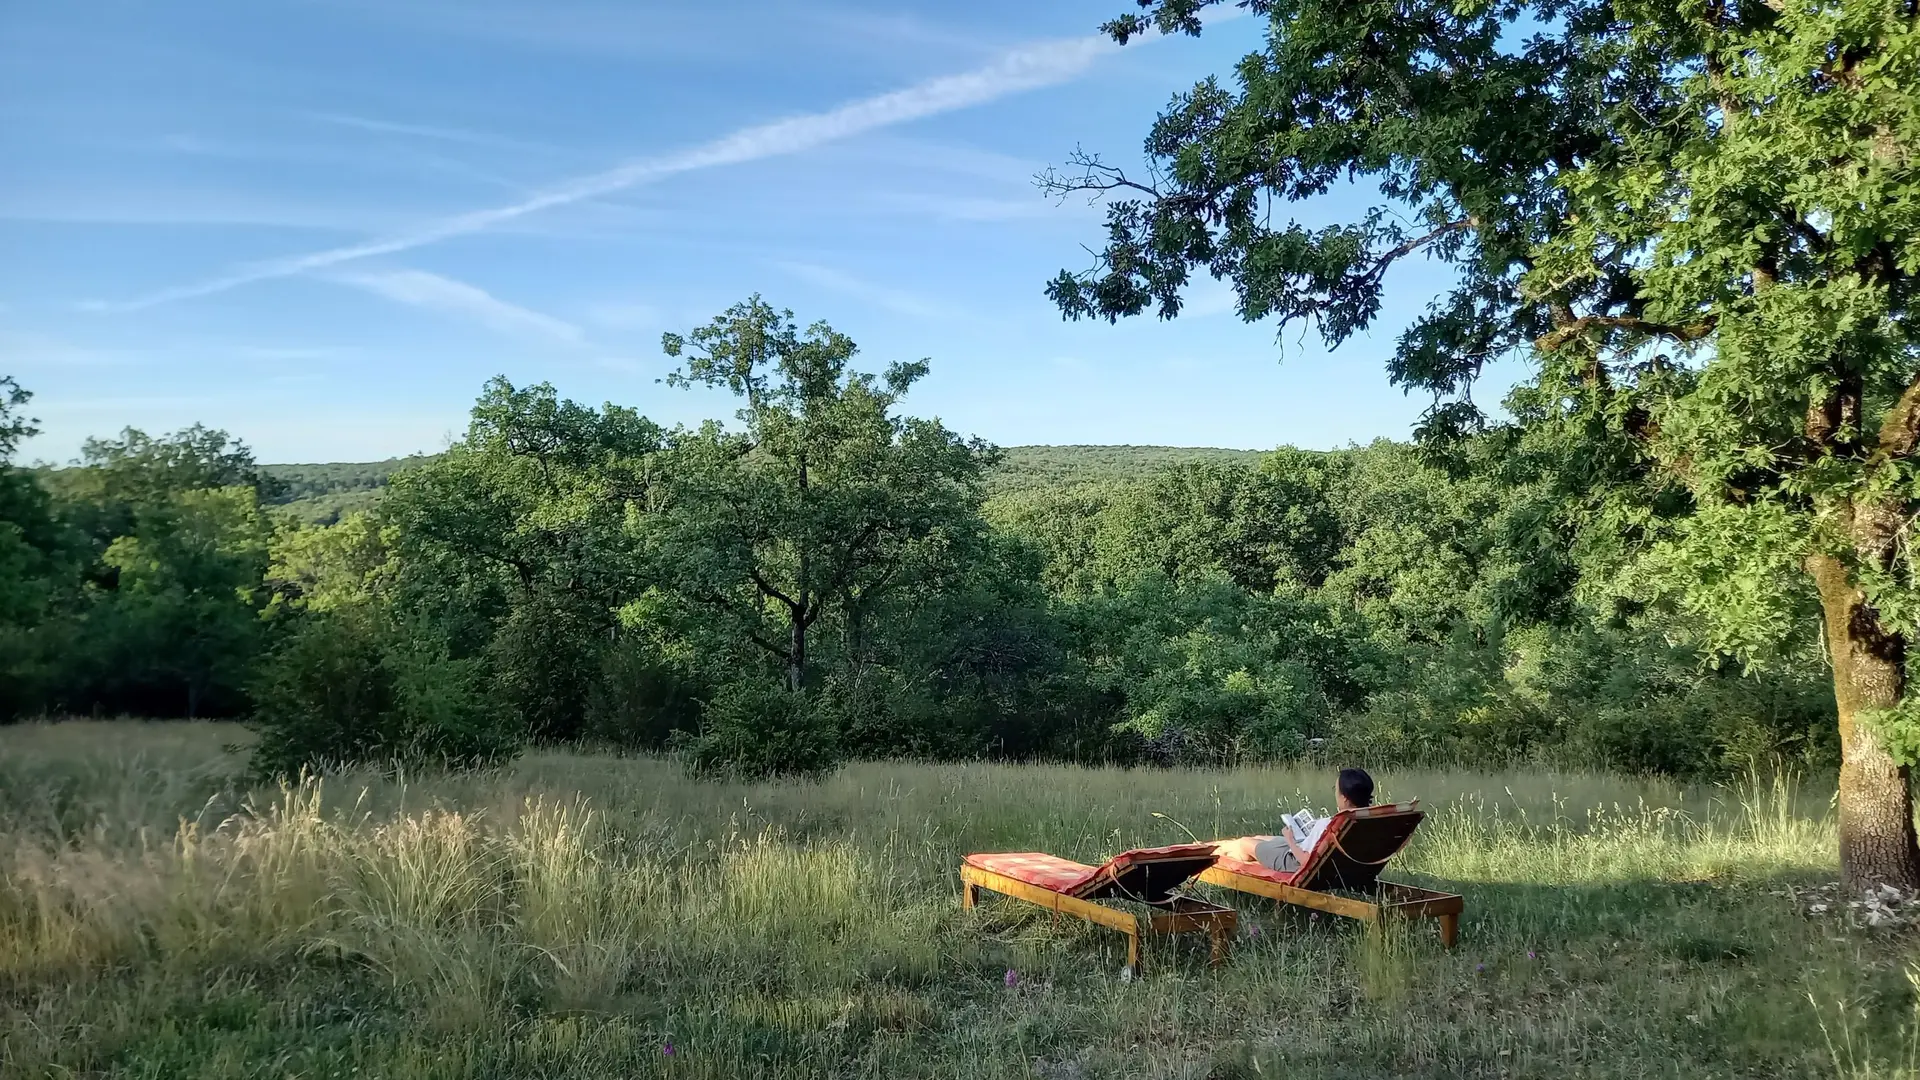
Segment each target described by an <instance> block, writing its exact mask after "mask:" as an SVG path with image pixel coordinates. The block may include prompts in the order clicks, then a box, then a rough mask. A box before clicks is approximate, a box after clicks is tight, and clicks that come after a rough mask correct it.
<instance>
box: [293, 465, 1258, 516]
mask: <svg viewBox="0 0 1920 1080" xmlns="http://www.w3.org/2000/svg"><path fill="white" fill-rule="evenodd" d="M1005 452H1006V456H1005V458H1004V459H1003V460H1002V461H1001V463H1000V465H999V467H998V468H996V469H995V470H994V471H993V475H992V476H991V478H990V479H989V480H988V488H989V490H991V491H994V492H1007V491H1018V490H1022V489H1027V488H1051V487H1063V486H1065V485H1068V484H1077V483H1084V482H1088V481H1097V480H1131V479H1135V478H1138V477H1141V476H1145V475H1147V474H1148V473H1151V472H1152V471H1153V470H1155V469H1158V468H1160V467H1161V466H1163V465H1174V464H1179V463H1182V462H1190V461H1220V462H1234V461H1238V462H1246V463H1249V464H1250V463H1252V462H1254V461H1257V460H1259V458H1260V454H1261V451H1258V450H1225V449H1221V448H1218V447H1211V446H1009V447H1006V448H1005ZM433 459H434V455H430V454H420V455H415V456H413V457H404V458H388V459H387V460H385V461H367V462H328V463H325V464H319V465H264V466H262V467H261V468H262V469H263V470H264V471H265V472H266V473H267V475H269V476H272V477H273V478H275V479H276V480H279V481H280V482H281V483H282V484H283V485H285V491H284V492H283V494H282V495H281V497H280V498H279V499H278V500H276V501H278V502H279V503H280V504H281V505H282V506H283V507H285V508H286V511H287V512H288V513H290V514H293V515H294V516H296V517H298V518H300V519H301V520H303V521H311V522H316V523H319V524H330V523H332V522H335V521H338V520H339V519H340V517H341V516H342V515H344V514H348V513H351V512H353V511H355V510H364V509H366V508H368V507H370V506H372V505H373V504H374V503H376V502H378V501H379V499H380V493H381V491H382V489H384V488H385V487H386V486H387V480H388V479H389V478H390V477H392V476H393V474H394V473H396V472H399V471H400V470H402V469H408V468H412V467H414V466H416V465H421V464H424V463H426V462H429V461H432V460H433Z"/></svg>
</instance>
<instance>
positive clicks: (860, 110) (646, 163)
mask: <svg viewBox="0 0 1920 1080" xmlns="http://www.w3.org/2000/svg"><path fill="white" fill-rule="evenodd" d="M1117 48H1118V46H1116V45H1114V44H1113V42H1112V41H1110V40H1109V39H1107V38H1106V37H1104V36H1087V37H1077V38H1065V39H1060V40H1055V41H1046V42H1040V43H1037V44H1034V45H1030V46H1026V47H1024V48H1020V49H1016V50H1014V51H1012V52H1009V53H1006V54H1005V55H1003V56H1001V57H1000V58H999V59H998V60H996V61H994V62H993V63H991V64H989V65H987V66H986V67H983V68H978V69H976V70H974V71H968V72H963V73H961V74H958V75H946V76H942V77H940V78H937V79H929V80H928V81H926V82H923V83H918V84H916V85H914V86H909V87H907V88H905V89H903V90H895V91H893V92H891V93H886V94H880V95H878V96H875V97H870V98H864V99H861V100H859V101H853V102H849V103H847V104H845V105H841V106H839V107H838V108H834V109H829V110H827V111H826V112H819V113H810V114H807V115H805V116H796V117H791V118H789V119H786V120H776V121H773V122H772V123H767V124H759V125H756V126H754V127H749V128H743V129H741V130H739V131H736V132H733V133H732V134H730V135H725V136H722V137H721V138H719V139H715V140H714V141H712V142H709V143H705V144H703V145H700V146H695V147H691V148H689V149H686V150H680V151H677V152H675V153H672V154H667V155H664V156H661V157H653V158H640V159H637V160H634V161H629V162H626V163H624V164H621V165H617V166H615V167H613V168H611V169H607V170H605V171H604V172H598V173H594V174H591V175H589V176H582V177H578V178H576V179H573V180H568V181H565V182H563V183H559V184H556V185H554V186H553V187H550V188H548V189H546V190H545V191H541V192H537V193H536V194H534V195H531V196H529V197H528V198H526V199H523V200H521V201H520V202H516V203H512V204H510V205H507V206H498V207H494V208H492V209H488V210H475V211H473V212H471V213H466V214H460V215H457V216H454V217H449V218H442V219H440V220H438V221H431V222H427V223H425V224H423V225H420V226H419V227H417V228H414V229H411V230H408V231H405V232H399V233H394V234H392V235H390V236H386V237H381V238H377V239H373V240H368V241H365V242H363V243H359V244H351V245H348V246H346V247H337V248H329V249H327V250H325V251H316V252H313V253H311V254H307V255H293V256H288V257H287V258H283V259H273V260H270V261H267V262H260V263H253V264H251V265H247V266H244V267H242V268H240V269H237V270H235V271H234V272H233V273H231V274H228V275H226V276H224V277H217V278H210V279H208V280H205V281H200V282H195V283H193V284H189V285H179V286H175V287H173V288H169V289H162V290H160V291H158V292H154V293H149V294H148V295H146V296H142V297H137V298H135V299H133V300H128V301H123V302H121V303H117V304H115V303H108V304H99V305H97V306H98V307H100V308H104V309H107V310H114V311H134V310H138V309H140V308H148V307H153V306H155V305H158V304H166V303H171V302H173V301H175V300H186V299H190V298H192V297H196V296H209V295H212V294H214V293H219V292H225V291H226V290H228V289H232V288H236V287H238V286H241V285H246V284H250V283H252V282H256V281H266V280H269V279H272V278H283V277H292V276H293V275H295V274H304V273H307V272H309V271H312V270H320V269H325V268H326V267H330V266H337V265H339V264H341V263H346V262H352V261H354V260H356V259H365V258H370V257H372V256H375V255H390V254H392V253H394V252H397V251H407V250H410V249H413V248H418V247H425V246H426V245H428V244H434V243H438V242H440V241H442V240H446V239H450V238H452V237H456V236H465V235H468V234H470V233H476V232H481V231H483V230H486V229H490V228H492V227H493V226H495V225H499V224H500V223H502V222H506V221H512V220H513V219H515V218H520V217H525V216H526V215H528V214H532V213H537V212H538V211H541V210H546V209H550V208H552V207H555V206H565V205H567V204H568V203H575V202H579V201H581V200H583V199H593V198H598V197H600V196H603V195H608V194H611V193H613V192H616V191H623V190H625V189H627V188H630V187H635V186H637V185H640V184H646V183H651V182H653V181H656V180H660V179H664V178H665V177H669V176H675V175H678V174H680V173H686V172H693V171H696V170H699V169H711V168H716V167H718V166H723V165H738V164H741V163H743V162H748V161H757V160H760V159H762V158H769V157H776V156H779V155H782V154H793V153H798V152H800V151H803V150H810V149H812V148H814V147H816V146H822V145H824V144H826V143H831V142H837V141H839V140H841V139H846V138H849V137H851V136H854V135H860V134H864V133H866V132H869V131H875V130H878V129H880V128H886V127H892V126H894V125H896V124H903V123H907V122H909V121H912V120H919V119H921V118H923V117H928V116H934V115H937V114H939V113H945V112H952V111H954V110H956V109H964V108H968V107H970V106H973V105H981V104H984V103H986V102H989V101H993V100H995V99H997V98H1002V97H1005V96H1007V95H1009V94H1016V93H1019V92H1021V91H1024V90H1033V89H1037V88H1039V87H1043V86H1052V85H1055V84H1057V83H1062V82H1066V81H1068V80H1070V79H1073V78H1075V77H1076V76H1078V75H1080V74H1081V73H1082V72H1084V71H1086V70H1087V68H1088V67H1090V66H1092V64H1093V62H1094V60H1095V59H1097V58H1098V57H1099V56H1100V55H1101V54H1102V53H1104V52H1107V51H1109V50H1113V49H1117Z"/></svg>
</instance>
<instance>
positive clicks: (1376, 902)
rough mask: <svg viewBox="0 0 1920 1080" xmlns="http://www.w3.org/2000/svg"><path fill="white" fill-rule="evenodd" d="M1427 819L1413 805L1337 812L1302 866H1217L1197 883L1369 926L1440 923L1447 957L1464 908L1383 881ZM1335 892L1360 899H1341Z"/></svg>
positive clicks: (1448, 897) (1453, 898) (1451, 897)
mask: <svg viewBox="0 0 1920 1080" xmlns="http://www.w3.org/2000/svg"><path fill="white" fill-rule="evenodd" d="M1425 816H1426V814H1425V813H1424V812H1423V811H1421V809H1420V808H1419V805H1418V804H1416V803H1400V804H1398V805H1388V806H1367V807H1361V808H1360V809H1356V810H1342V811H1340V812H1339V813H1337V814H1335V815H1333V819H1332V820H1331V821H1329V822H1327V827H1326V830H1325V831H1324V832H1322V833H1321V834H1320V840H1319V842H1318V843H1316V844H1315V845H1314V847H1313V850H1312V851H1309V852H1307V861H1306V863H1305V864H1303V865H1302V866H1301V867H1300V868H1299V869H1298V870H1295V871H1293V872H1292V873H1283V872H1281V871H1278V870H1269V869H1268V868H1266V867H1265V866H1262V865H1261V864H1259V863H1254V862H1242V861H1240V860H1239V859H1220V860H1218V861H1216V862H1215V863H1214V864H1213V866H1211V867H1209V868H1208V869H1207V870H1206V871H1205V872H1203V873H1202V874H1201V875H1200V880H1201V881H1204V882H1206V883H1208V884H1209V885H1218V886H1220V887H1221V888H1223V889H1237V890H1239V891H1240V892H1246V893H1253V894H1254V895H1256V896H1264V897H1267V898H1269V899H1272V900H1278V901H1280V902H1281V903H1283V904H1298V905H1299V906H1301V907H1307V908H1312V909H1314V910H1315V911H1324V912H1327V913H1328V914H1330V915H1341V916H1345V917H1346V918H1349V919H1360V920H1362V921H1365V922H1369V923H1378V922H1380V921H1382V920H1383V919H1386V918H1389V917H1404V918H1429V919H1437V920H1439V924H1440V942H1441V944H1443V945H1445V946H1446V947H1447V948H1449V949H1451V948H1453V942H1454V939H1455V937H1457V936H1458V935H1459V932H1460V913H1461V911H1463V910H1464V909H1465V907H1466V902H1465V901H1464V900H1462V899H1461V898H1460V897H1459V896H1457V895H1455V894H1453V893H1443V892H1434V891H1433V890H1431V889H1422V888H1418V887H1416V886H1413V885H1399V884H1395V883H1394V882H1391V881H1382V880H1380V871H1381V870H1382V869H1384V868H1385V867H1386V864H1387V861H1388V860H1390V859H1392V858H1393V857H1394V856H1395V855H1397V854H1399V852H1400V849H1401V848H1403V847H1405V846H1406V844H1407V840H1408V839H1409V838H1410V837H1412V836H1413V830H1414V829H1415V828H1417V827H1419V825H1420V820H1421V819H1422V818H1424V817H1425ZM1335 889H1339V890H1343V891H1345V892H1349V893H1358V894H1360V897H1354V896H1342V895H1338V894H1336V893H1335V892H1333V891H1332V890H1335Z"/></svg>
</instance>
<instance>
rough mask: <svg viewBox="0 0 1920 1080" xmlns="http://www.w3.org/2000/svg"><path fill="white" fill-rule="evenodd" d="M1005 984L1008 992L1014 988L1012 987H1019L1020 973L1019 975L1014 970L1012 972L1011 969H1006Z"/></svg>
mask: <svg viewBox="0 0 1920 1080" xmlns="http://www.w3.org/2000/svg"><path fill="white" fill-rule="evenodd" d="M1006 983H1007V989H1009V990H1011V989H1013V988H1014V987H1016V986H1019V985H1020V973H1019V972H1017V971H1015V970H1013V969H1012V968H1008V969H1007V978H1006Z"/></svg>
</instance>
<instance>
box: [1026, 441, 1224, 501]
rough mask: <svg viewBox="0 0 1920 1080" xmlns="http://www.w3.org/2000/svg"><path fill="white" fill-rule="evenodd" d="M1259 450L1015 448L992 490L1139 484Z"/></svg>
mask: <svg viewBox="0 0 1920 1080" xmlns="http://www.w3.org/2000/svg"><path fill="white" fill-rule="evenodd" d="M1261 453H1262V451H1259V450H1224V449H1221V448H1219V447H1214V446H1009V447H1006V457H1005V458H1004V459H1003V460H1002V461H1001V462H1000V467H999V468H997V469H995V470H994V471H993V475H992V477H991V478H990V479H989V480H988V487H989V489H990V490H993V491H1017V490H1021V489H1024V488H1051V487H1063V486H1065V485H1067V484H1079V483H1085V482H1087V481H1093V480H1133V479H1137V478H1139V477H1142V476H1145V475H1147V474H1148V473H1151V472H1153V471H1154V470H1155V469H1158V468H1161V467H1162V466H1166V465H1177V464H1181V463H1184V462H1191V461H1221V462H1232V461H1238V462H1244V463H1247V464H1252V463H1253V462H1256V461H1258V460H1260V455H1261Z"/></svg>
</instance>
